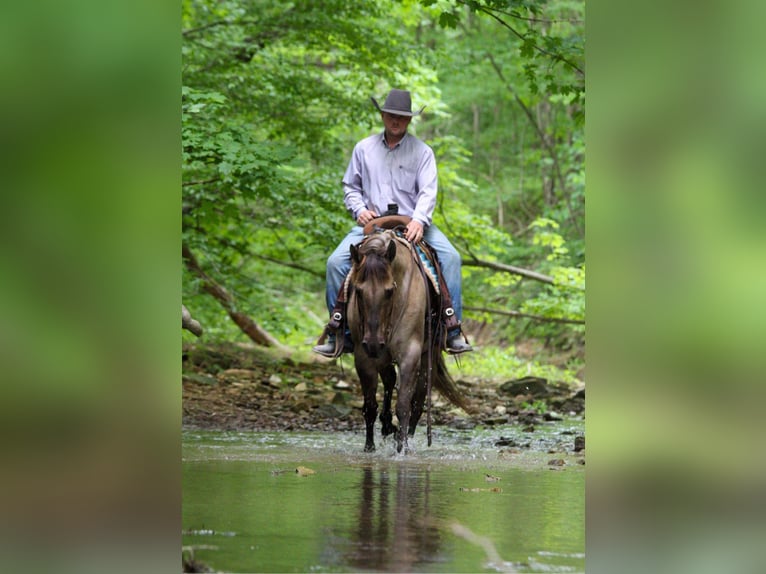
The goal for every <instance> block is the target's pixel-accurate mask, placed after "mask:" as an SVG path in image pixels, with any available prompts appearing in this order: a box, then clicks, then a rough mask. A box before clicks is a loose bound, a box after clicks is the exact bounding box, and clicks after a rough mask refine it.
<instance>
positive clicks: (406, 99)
mask: <svg viewBox="0 0 766 574" xmlns="http://www.w3.org/2000/svg"><path fill="white" fill-rule="evenodd" d="M370 99H371V100H372V103H373V104H375V107H376V108H378V111H380V112H388V113H389V114H394V115H397V116H419V115H420V113H421V112H422V111H423V110H424V109H425V106H423V107H422V108H420V109H419V110H418V111H417V112H413V111H412V100H411V99H410V93H409V92H408V91H407V90H391V91H390V92H388V95H387V96H386V101H385V102H383V107H380V106H379V105H378V102H377V100H375V98H373V97H371V98H370Z"/></svg>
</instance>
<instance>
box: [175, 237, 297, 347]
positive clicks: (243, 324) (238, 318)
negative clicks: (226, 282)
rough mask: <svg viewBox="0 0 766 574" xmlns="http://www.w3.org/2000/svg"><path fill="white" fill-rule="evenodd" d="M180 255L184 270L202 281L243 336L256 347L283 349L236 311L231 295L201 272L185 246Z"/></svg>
mask: <svg viewBox="0 0 766 574" xmlns="http://www.w3.org/2000/svg"><path fill="white" fill-rule="evenodd" d="M182 255H183V259H184V262H185V263H186V268H187V269H188V270H189V271H191V272H192V273H193V274H194V275H196V276H197V277H199V278H200V279H202V288H203V289H204V290H205V291H206V292H207V293H209V294H210V295H212V296H213V297H214V298H215V299H216V300H217V301H218V302H219V303H220V304H221V305H222V306H223V308H224V309H225V310H226V313H228V315H229V317H231V320H232V321H234V323H236V325H237V326H238V327H239V328H240V329H241V330H242V332H243V333H244V334H245V335H247V336H248V337H250V339H251V340H252V341H253V342H254V343H256V344H258V345H261V346H264V347H277V348H279V349H283V348H284V346H283V345H282V344H281V343H280V342H279V341H277V340H276V339H275V338H274V337H273V336H272V335H271V334H270V333H269V332H268V331H266V330H265V329H263V328H262V327H261V326H260V325H258V323H256V322H255V321H253V320H252V319H251V318H250V317H248V316H247V315H245V314H244V313H242V312H240V311H237V309H236V302H235V300H234V297H232V295H231V293H229V292H228V291H227V290H226V288H225V287H223V286H222V285H219V284H218V283H216V281H215V280H214V279H213V278H212V277H210V276H209V275H208V274H207V273H205V272H204V271H203V270H202V268H201V267H200V266H199V263H198V262H197V258H196V257H195V256H194V254H193V253H192V252H191V249H189V247H188V246H187V245H185V244H184V245H183V246H182Z"/></svg>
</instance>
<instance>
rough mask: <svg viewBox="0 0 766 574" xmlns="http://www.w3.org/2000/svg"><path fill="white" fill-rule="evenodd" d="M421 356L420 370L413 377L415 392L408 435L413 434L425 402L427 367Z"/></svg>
mask: <svg viewBox="0 0 766 574" xmlns="http://www.w3.org/2000/svg"><path fill="white" fill-rule="evenodd" d="M426 360H428V359H425V360H423V359H422V358H421V362H420V372H418V373H416V374H415V376H414V377H413V378H414V379H415V382H416V385H417V386H416V387H415V392H414V393H413V395H412V414H411V416H410V424H409V428H408V433H409V435H410V436H413V435H414V434H415V428H416V427H417V426H418V421H420V416H421V415H422V414H423V407H424V406H425V402H426V390H427V388H426V385H427V383H428V379H427V377H428V367H427V366H426V365H425V364H424V363H425V361H426Z"/></svg>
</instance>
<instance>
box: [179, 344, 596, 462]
mask: <svg viewBox="0 0 766 574" xmlns="http://www.w3.org/2000/svg"><path fill="white" fill-rule="evenodd" d="M182 372H183V419H182V421H183V426H184V428H187V429H218V430H234V431H236V430H270V431H273V430H320V431H334V430H349V431H360V430H362V429H363V428H364V421H363V418H362V412H361V410H362V404H363V403H362V393H361V387H360V385H359V380H358V378H357V376H356V372H355V371H354V369H353V362H352V361H351V360H347V359H344V360H343V361H342V362H336V361H323V360H322V361H320V360H317V361H313V362H298V361H295V360H293V359H291V358H289V357H278V356H275V355H272V354H269V353H268V352H265V351H263V350H261V349H258V348H255V347H251V346H246V345H237V344H220V345H199V344H190V345H185V346H184V349H183V363H182ZM452 374H453V377H455V380H456V382H457V384H458V387H459V388H460V389H461V391H462V392H463V393H464V394H465V395H466V396H467V397H468V398H469V400H470V401H471V403H472V404H473V405H474V406H475V407H476V411H477V412H476V413H475V414H472V415H467V414H466V413H465V412H463V411H462V410H461V409H458V408H455V407H453V406H452V405H451V404H450V403H448V402H447V401H446V399H444V398H442V397H441V396H440V395H439V394H438V393H436V392H435V393H434V394H433V408H432V419H433V424H434V425H445V426H450V427H453V428H462V429H470V428H474V427H475V426H477V425H484V426H493V425H507V424H514V425H521V426H522V428H523V429H524V430H525V431H526V432H534V428H535V426H536V425H538V426H539V425H544V424H546V423H548V422H549V421H557V420H561V419H562V417H564V416H575V415H584V411H585V387H584V385H580V386H579V387H572V386H571V385H568V384H565V383H560V382H556V381H549V380H546V379H542V378H539V377H524V378H521V379H515V380H511V381H492V380H484V379H466V378H462V377H460V374H459V372H456V371H455V370H454V369H453V373H452ZM380 388H381V390H382V385H381V387H380ZM424 420H425V419H424ZM501 446H502V445H501ZM580 446H581V445H579V444H578V447H580ZM582 448H584V445H582V446H581V448H580V450H581V449H582Z"/></svg>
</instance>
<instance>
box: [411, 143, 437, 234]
mask: <svg viewBox="0 0 766 574" xmlns="http://www.w3.org/2000/svg"><path fill="white" fill-rule="evenodd" d="M438 179H439V178H438V175H437V172H436V158H435V157H434V152H433V150H432V149H431V148H430V147H426V150H425V151H424V153H423V156H422V158H421V161H420V164H419V165H418V178H417V181H418V197H417V201H416V203H415V210H414V211H413V213H412V219H414V220H415V221H417V222H419V223H421V224H422V225H423V227H428V226H429V225H431V221H432V219H433V214H434V208H435V207H436V193H437V191H438Z"/></svg>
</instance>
